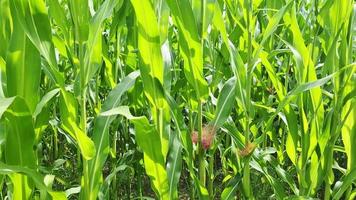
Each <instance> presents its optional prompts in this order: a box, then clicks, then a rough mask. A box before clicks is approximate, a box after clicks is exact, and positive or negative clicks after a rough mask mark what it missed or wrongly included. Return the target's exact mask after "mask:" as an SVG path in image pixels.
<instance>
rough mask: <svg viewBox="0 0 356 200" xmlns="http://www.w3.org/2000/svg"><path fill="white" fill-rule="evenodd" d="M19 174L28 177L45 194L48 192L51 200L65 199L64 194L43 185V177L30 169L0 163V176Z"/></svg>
mask: <svg viewBox="0 0 356 200" xmlns="http://www.w3.org/2000/svg"><path fill="white" fill-rule="evenodd" d="M15 173H21V174H24V175H26V176H28V177H30V178H31V179H32V180H33V181H34V182H35V184H36V186H37V187H38V188H39V189H40V190H43V191H45V192H48V193H49V194H50V195H51V196H52V198H53V199H56V200H65V199H67V197H66V195H65V193H64V192H56V191H53V190H52V189H51V188H49V187H47V186H46V185H45V183H44V180H45V177H43V176H42V175H41V174H40V173H38V172H37V171H36V170H34V169H30V168H28V167H21V166H16V165H7V164H5V163H2V162H0V174H7V175H11V174H15Z"/></svg>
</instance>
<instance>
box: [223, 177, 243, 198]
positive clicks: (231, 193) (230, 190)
mask: <svg viewBox="0 0 356 200" xmlns="http://www.w3.org/2000/svg"><path fill="white" fill-rule="evenodd" d="M240 180H241V177H239V176H236V177H235V178H233V179H231V180H230V181H229V183H228V185H227V186H226V187H225V188H224V190H223V191H222V193H221V199H222V200H232V199H235V196H236V191H237V187H238V185H239V184H240Z"/></svg>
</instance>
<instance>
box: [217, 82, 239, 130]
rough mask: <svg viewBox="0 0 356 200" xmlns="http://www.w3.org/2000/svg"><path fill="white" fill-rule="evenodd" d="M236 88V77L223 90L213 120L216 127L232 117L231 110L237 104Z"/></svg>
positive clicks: (226, 83)
mask: <svg viewBox="0 0 356 200" xmlns="http://www.w3.org/2000/svg"><path fill="white" fill-rule="evenodd" d="M235 88H236V77H231V78H230V79H229V80H227V81H226V82H225V84H224V87H223V88H222V89H221V92H220V94H219V98H218V103H217V105H216V111H215V115H214V119H213V126H214V127H217V128H218V127H220V126H221V125H222V124H223V123H225V121H226V120H227V118H228V117H229V116H230V112H231V109H232V107H233V106H234V103H235V91H236V89H235Z"/></svg>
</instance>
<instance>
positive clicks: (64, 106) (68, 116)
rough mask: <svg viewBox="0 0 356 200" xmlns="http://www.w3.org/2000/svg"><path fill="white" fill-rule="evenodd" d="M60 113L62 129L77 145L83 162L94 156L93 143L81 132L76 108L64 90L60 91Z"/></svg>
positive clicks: (75, 104) (70, 96) (71, 98)
mask: <svg viewBox="0 0 356 200" xmlns="http://www.w3.org/2000/svg"><path fill="white" fill-rule="evenodd" d="M60 93H61V95H60V111H61V120H62V127H63V129H64V130H65V131H66V132H68V133H69V134H70V135H71V136H72V137H73V138H75V139H76V142H77V143H78V146H79V149H80V152H81V153H82V155H83V157H84V159H85V160H90V159H92V158H93V157H94V156H95V152H96V149H95V146H94V142H93V141H92V140H91V139H90V138H89V137H88V136H87V135H86V134H85V132H84V131H83V130H81V129H80V128H79V126H78V124H77V116H78V110H77V109H78V108H77V102H76V100H75V99H74V97H73V95H71V94H70V93H69V92H67V91H65V90H61V91H60Z"/></svg>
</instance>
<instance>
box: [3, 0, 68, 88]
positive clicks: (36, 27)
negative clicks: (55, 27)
mask: <svg viewBox="0 0 356 200" xmlns="http://www.w3.org/2000/svg"><path fill="white" fill-rule="evenodd" d="M10 2H11V3H10V7H11V12H12V13H16V16H17V17H18V20H19V22H20V24H21V25H22V27H23V29H24V30H25V33H26V34H27V36H28V38H29V39H30V40H31V41H32V43H33V44H34V46H35V47H36V48H37V49H38V51H39V52H40V54H41V55H42V56H43V57H44V58H45V59H46V61H47V62H48V64H49V66H45V68H44V71H45V72H46V74H47V75H48V76H49V77H50V78H51V80H52V81H53V82H54V83H56V84H58V85H59V86H62V87H63V86H64V78H63V76H62V74H60V73H59V71H58V66H57V61H56V58H55V51H54V45H53V43H52V36H51V35H52V33H51V27H50V23H49V20H48V15H47V11H46V5H45V3H44V1H43V0H29V1H23V0H14V1H10Z"/></svg>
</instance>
